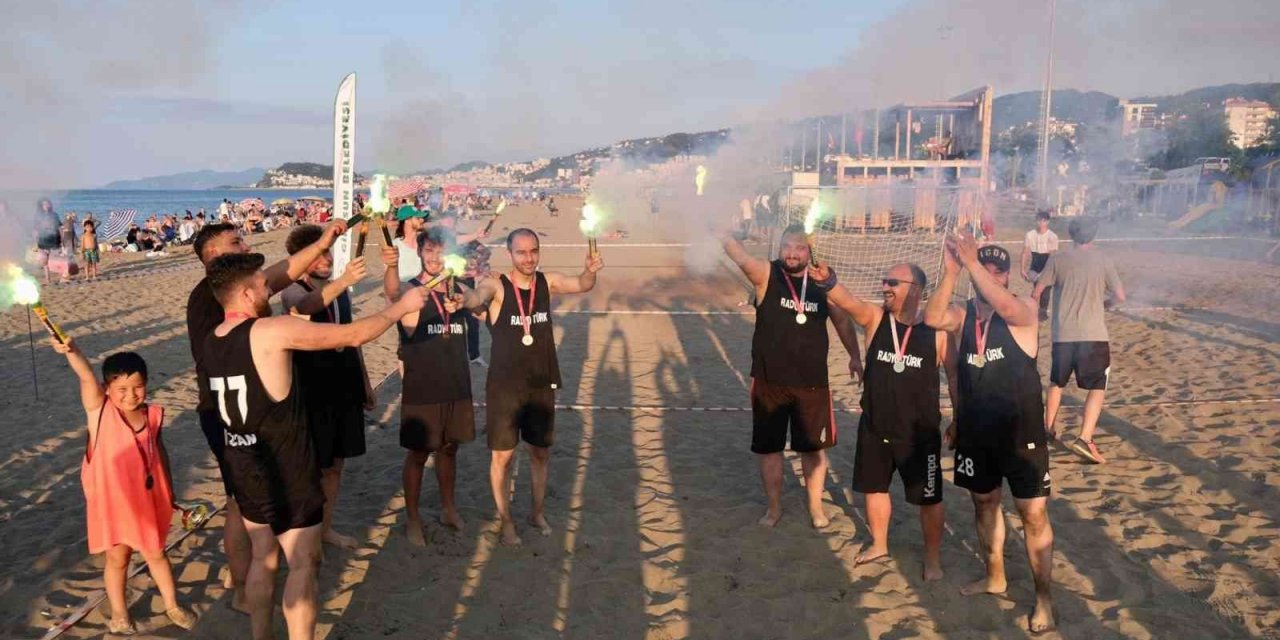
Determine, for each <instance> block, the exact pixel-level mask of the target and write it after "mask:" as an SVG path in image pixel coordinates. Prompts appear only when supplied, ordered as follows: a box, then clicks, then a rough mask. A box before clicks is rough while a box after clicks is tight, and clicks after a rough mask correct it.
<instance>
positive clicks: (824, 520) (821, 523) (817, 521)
mask: <svg viewBox="0 0 1280 640" xmlns="http://www.w3.org/2000/svg"><path fill="white" fill-rule="evenodd" d="M809 518H810V520H811V521H812V522H813V528H814V529H823V528H826V526H827V525H829V524H831V519H830V518H828V517H827V514H826V513H825V512H824V511H823V510H822V507H818V510H817V511H814V510H812V509H810V510H809Z"/></svg>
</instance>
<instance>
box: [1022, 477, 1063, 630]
mask: <svg viewBox="0 0 1280 640" xmlns="http://www.w3.org/2000/svg"><path fill="white" fill-rule="evenodd" d="M1014 504H1015V505H1016V506H1017V507H1018V513H1019V514H1021V516H1022V526H1023V529H1024V530H1025V531H1026V534H1027V559H1028V560H1029V561H1030V562H1031V575H1032V576H1034V578H1035V581H1036V606H1035V609H1033V610H1032V611H1031V616H1030V618H1028V627H1029V628H1030V630H1031V631H1035V632H1038V631H1045V630H1047V629H1052V628H1053V626H1054V619H1053V594H1052V593H1051V592H1050V590H1051V588H1052V586H1053V525H1051V524H1049V509H1048V506H1049V499H1048V498H1031V499H1030V500H1014Z"/></svg>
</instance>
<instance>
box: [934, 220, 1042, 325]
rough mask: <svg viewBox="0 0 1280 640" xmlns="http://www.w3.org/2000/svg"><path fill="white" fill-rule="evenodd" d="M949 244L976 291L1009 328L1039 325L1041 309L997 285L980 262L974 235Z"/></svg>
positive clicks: (1031, 301)
mask: <svg viewBox="0 0 1280 640" xmlns="http://www.w3.org/2000/svg"><path fill="white" fill-rule="evenodd" d="M946 242H947V246H948V248H951V250H952V251H953V252H954V253H955V255H956V257H957V258H959V260H960V264H962V265H964V268H965V269H968V270H969V278H970V279H971V280H973V286H974V288H975V289H977V290H978V293H980V294H982V298H983V299H984V300H986V301H987V304H990V305H991V308H993V309H995V311H996V313H997V314H998V315H999V316H1000V317H1001V318H1004V321H1005V322H1006V323H1008V324H1009V326H1013V327H1029V326H1034V325H1036V324H1037V323H1039V322H1040V317H1039V315H1038V314H1039V307H1038V306H1037V305H1036V303H1035V301H1033V300H1030V299H1024V298H1019V297H1018V296H1016V295H1014V294H1013V292H1012V291H1009V288H1008V287H1006V286H1003V285H1001V284H1000V283H999V282H996V279H995V277H994V276H992V275H991V274H990V273H989V272H988V271H987V268H986V267H984V266H982V264H981V263H979V262H978V242H977V241H976V240H974V238H973V236H972V235H970V234H969V233H967V232H966V233H963V234H961V235H960V236H957V237H949V238H947V240H946Z"/></svg>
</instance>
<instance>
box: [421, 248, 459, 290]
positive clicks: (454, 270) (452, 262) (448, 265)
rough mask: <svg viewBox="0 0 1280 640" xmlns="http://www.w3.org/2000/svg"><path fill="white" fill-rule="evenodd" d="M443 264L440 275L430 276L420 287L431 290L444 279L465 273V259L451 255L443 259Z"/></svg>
mask: <svg viewBox="0 0 1280 640" xmlns="http://www.w3.org/2000/svg"><path fill="white" fill-rule="evenodd" d="M443 262H444V268H443V269H441V270H440V273H438V274H436V275H435V276H432V278H431V279H430V280H428V281H426V283H424V284H423V285H422V286H424V287H426V288H428V289H433V288H435V287H436V285H438V284H440V283H441V282H444V281H445V279H446V278H452V277H454V276H460V275H462V274H463V273H466V271H467V259H466V258H464V257H462V256H460V255H457V254H453V253H451V254H449V255H447V256H445V257H444V258H443Z"/></svg>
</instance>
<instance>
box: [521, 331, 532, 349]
mask: <svg viewBox="0 0 1280 640" xmlns="http://www.w3.org/2000/svg"><path fill="white" fill-rule="evenodd" d="M520 343H521V344H523V345H524V346H526V347H529V346H532V345H533V336H531V335H528V334H525V337H523V338H520Z"/></svg>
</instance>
